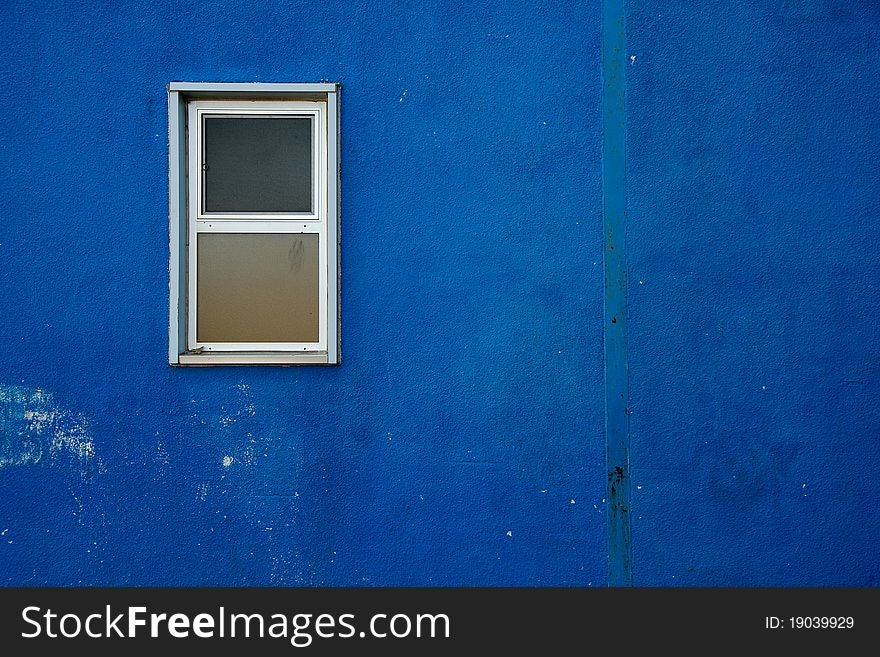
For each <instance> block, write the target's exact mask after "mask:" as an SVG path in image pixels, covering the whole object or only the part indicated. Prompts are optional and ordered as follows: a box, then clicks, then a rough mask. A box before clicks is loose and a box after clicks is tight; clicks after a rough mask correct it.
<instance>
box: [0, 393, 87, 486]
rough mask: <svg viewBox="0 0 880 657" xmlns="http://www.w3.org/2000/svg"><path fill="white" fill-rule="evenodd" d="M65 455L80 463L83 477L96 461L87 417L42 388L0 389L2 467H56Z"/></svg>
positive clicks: (0, 463) (0, 464)
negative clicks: (63, 406) (69, 407)
mask: <svg viewBox="0 0 880 657" xmlns="http://www.w3.org/2000/svg"><path fill="white" fill-rule="evenodd" d="M64 456H67V457H68V458H70V459H71V460H73V461H77V462H79V465H80V470H81V473H82V476H83V477H84V478H85V477H86V476H87V475H88V473H89V471H90V466H91V464H92V463H93V462H97V459H96V458H95V443H94V441H93V439H92V435H91V431H90V428H89V420H88V418H86V417H85V416H84V415H82V414H81V413H76V412H74V411H70V410H68V409H65V408H62V407H60V406H58V405H57V404H56V403H55V400H54V397H53V395H52V394H51V393H48V392H46V391H45V390H42V389H40V388H27V387H24V386H0V468H6V467H10V466H28V465H37V464H40V463H48V464H50V465H55V464H57V463H58V462H59V459H60V458H62V457H64ZM97 463H98V465H99V466H100V463H99V462H97Z"/></svg>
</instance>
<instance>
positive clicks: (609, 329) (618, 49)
mask: <svg viewBox="0 0 880 657" xmlns="http://www.w3.org/2000/svg"><path fill="white" fill-rule="evenodd" d="M625 22H626V21H625V15H624V3H623V0H604V3H603V15H602V199H603V207H604V212H603V226H604V235H605V252H604V263H605V441H606V446H605V452H606V457H605V464H606V472H607V473H608V474H607V477H608V583H609V584H611V585H613V586H621V585H623V586H626V585H629V584H631V583H632V574H631V568H630V557H631V546H630V537H631V530H630V519H629V518H630V492H629V488H630V486H629V481H630V472H629V417H628V410H627V403H628V401H629V391H628V386H627V353H626V29H625Z"/></svg>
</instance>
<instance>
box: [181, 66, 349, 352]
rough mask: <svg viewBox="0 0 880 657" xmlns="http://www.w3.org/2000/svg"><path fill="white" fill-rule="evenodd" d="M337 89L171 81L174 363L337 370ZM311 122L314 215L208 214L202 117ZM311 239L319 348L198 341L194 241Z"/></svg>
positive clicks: (313, 345)
mask: <svg viewBox="0 0 880 657" xmlns="http://www.w3.org/2000/svg"><path fill="white" fill-rule="evenodd" d="M338 93H339V86H338V85H336V84H326V83H320V84H261V83H243V84H229V83H225V84H220V83H218V84H209V83H185V82H172V83H171V84H169V85H168V97H169V106H168V108H169V112H168V118H169V120H168V131H169V228H170V231H169V232H170V255H171V259H170V266H169V273H170V285H169V318H170V319H169V332H168V335H169V349H168V359H169V363H170V364H172V365H272V364H275V365H306V364H337V363H339V326H338V324H339V293H338V284H339V283H338V282H339V276H338V263H339V257H338V245H339V238H338V235H339V231H338V223H339V200H338V196H339V184H338V171H339V139H338V132H339V131H338V126H339V111H338V107H339V105H338ZM210 116H238V117H251V116H262V117H308V118H311V119H312V130H313V133H312V144H313V149H312V154H313V156H312V167H313V170H312V195H313V196H312V198H313V202H312V211H311V212H272V213H265V212H240V213H228V212H205V211H204V191H203V170H202V169H203V167H202V163H203V161H204V159H203V157H202V155H201V154H202V150H203V125H204V121H205V119H206V117H210ZM203 233H247V234H253V233H270V234H271V233H277V234H293V233H298V234H304V233H310V234H317V235H318V243H319V254H318V266H319V272H318V285H319V300H318V304H319V316H318V340H317V341H316V342H290V343H275V342H200V341H198V340H197V336H196V326H197V317H196V312H197V307H196V304H195V303H192V302H190V300H193V299H195V298H196V290H197V284H198V282H197V280H196V278H197V267H196V266H195V263H196V262H198V260H197V246H198V235H199V234H203Z"/></svg>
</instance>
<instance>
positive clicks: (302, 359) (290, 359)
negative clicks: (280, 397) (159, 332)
mask: <svg viewBox="0 0 880 657" xmlns="http://www.w3.org/2000/svg"><path fill="white" fill-rule="evenodd" d="M337 364H338V363H331V362H330V361H329V359H328V357H327V352H326V351H313V352H310V353H307V354H268V353H262V354H256V353H255V354H240V353H226V354H219V353H201V354H180V355H179V356H178V357H177V363H174V365H177V366H184V367H186V366H190V367H192V366H195V367H200V366H208V365H337Z"/></svg>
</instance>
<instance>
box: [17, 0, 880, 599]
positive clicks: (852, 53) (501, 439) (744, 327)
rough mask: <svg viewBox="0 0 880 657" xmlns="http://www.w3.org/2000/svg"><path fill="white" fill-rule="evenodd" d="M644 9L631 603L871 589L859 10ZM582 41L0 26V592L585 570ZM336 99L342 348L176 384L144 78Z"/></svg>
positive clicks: (594, 130)
mask: <svg viewBox="0 0 880 657" xmlns="http://www.w3.org/2000/svg"><path fill="white" fill-rule="evenodd" d="M108 4H109V3H108ZM626 16H627V32H628V34H627V39H628V42H629V46H628V49H629V52H630V53H631V55H632V56H635V59H634V60H630V64H629V65H628V67H627V74H626V75H627V80H628V82H627V84H628V88H627V98H628V101H627V102H628V109H627V134H626V136H627V148H628V155H627V158H628V159H627V162H628V165H627V172H626V173H627V185H628V191H627V203H628V232H627V234H628V269H629V300H628V303H629V319H628V322H629V324H628V326H629V343H630V346H629V371H630V394H631V399H630V407H629V409H630V412H631V415H630V420H631V431H632V434H631V441H632V444H631V447H632V452H631V455H632V484H633V485H632V489H631V492H632V496H633V499H632V505H631V508H630V517H631V519H632V523H633V568H632V573H633V579H634V582H635V583H636V584H643V585H653V584H671V585H676V584H682V585H688V584H702V585H718V584H876V583H877V582H876V577H877V573H878V566H880V558H878V550H877V547H876V545H878V544H880V518H878V516H877V514H876V512H875V511H874V507H873V504H872V502H873V500H874V498H875V496H876V490H877V488H878V484H880V474H878V473H880V443H878V437H880V404H878V403H877V401H878V385H880V384H878V377H877V373H878V372H877V370H878V362H880V361H878V358H877V344H878V340H877V338H878V328H877V326H878V324H877V320H876V318H877V317H878V312H880V308H878V306H880V294H878V284H877V278H878V277H877V274H878V272H880V254H878V251H877V248H876V244H877V243H878V241H880V223H878V222H877V221H876V218H877V215H878V210H880V207H878V205H880V203H878V194H877V190H878V189H880V157H878V155H880V153H878V137H880V119H878V118H877V117H880V113H878V111H877V107H880V102H878V101H880V75H878V73H880V52H878V45H877V44H878V43H880V39H878V29H880V10H878V9H877V8H876V5H875V4H874V3H873V2H869V1H867V0H866V1H864V2H852V1H851V2H843V1H831V0H828V1H821V0H803V1H799V2H777V3H767V2H757V1H755V2H736V3H732V2H731V3H728V2H720V1H719V2H715V3H696V2H681V1H679V2H646V1H640V2H637V1H635V0H632V1H630V2H628V3H627V4H626ZM600 26H601V2H600V1H599V0H595V1H593V2H567V1H560V2H541V3H538V2H509V1H508V2H490V1H489V0H476V1H473V2H440V1H438V0H429V1H423V2H412V3H393V4H392V3H387V2H379V1H376V2H367V1H366V0H359V1H354V0H352V1H347V2H344V3H343V2H339V3H327V2H323V3H320V2H299V3H297V2H289V3H280V2H279V3H250V2H241V1H235V2H232V1H230V2H210V1H209V2H200V3H195V2H189V3H187V2H174V3H172V2H167V1H166V0H140V1H139V2H114V3H112V4H110V6H108V7H106V8H105V7H99V6H96V5H95V4H93V3H85V2H56V3H37V2H33V1H32V0H29V1H26V2H18V3H16V2H10V1H7V2H4V3H3V5H2V6H0V97H2V100H3V102H2V103H0V123H2V125H3V126H4V128H3V129H2V131H0V198H2V199H3V200H4V202H5V204H6V205H5V208H6V211H5V218H4V220H3V221H0V263H2V267H0V583H3V584H24V585H28V584H30V585H40V584H77V583H83V584H132V585H144V584H159V585H174V584H178V585H190V584H228V585H239V584H277V585H293V584H302V585H394V584H404V585H407V584H408V585H420V584H421V585H454V584H484V585H501V584H509V585H513V584H533V585H541V584H550V585H555V584H566V585H577V586H586V585H590V584H592V585H601V584H603V583H604V582H605V579H606V570H607V561H608V551H607V548H606V527H605V520H606V515H605V514H606V508H605V498H606V493H605V487H606V471H605V470H606V464H605V434H604V426H603V423H604V416H603V414H604V394H605V391H604V388H603V360H602V350H603V335H602V331H603V328H602V326H603V274H602V257H603V245H604V240H603V234H602V207H603V205H602V198H601V180H600V177H601V169H600V163H601V135H602V126H601V118H600V117H601V114H600V89H601V87H600V85H601V80H600V71H601V65H600V39H601V34H600ZM321 79H327V80H332V81H339V82H341V83H342V85H343V91H342V112H343V128H342V144H343V146H342V168H343V171H342V206H343V214H342V234H343V248H342V269H343V277H342V285H343V306H342V339H343V349H342V353H343V364H342V365H341V366H340V367H336V368H308V367H304V368H228V367H224V368H204V369H201V368H200V369H186V368H178V369H172V368H170V367H169V366H168V364H167V362H166V354H167V345H166V340H167V321H168V320H167V257H168V235H167V127H166V125H167V124H166V120H167V116H166V96H165V84H166V83H167V82H168V81H170V80H191V81H212V80H213V81H256V80H259V81H285V82H291V81H318V80H321Z"/></svg>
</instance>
